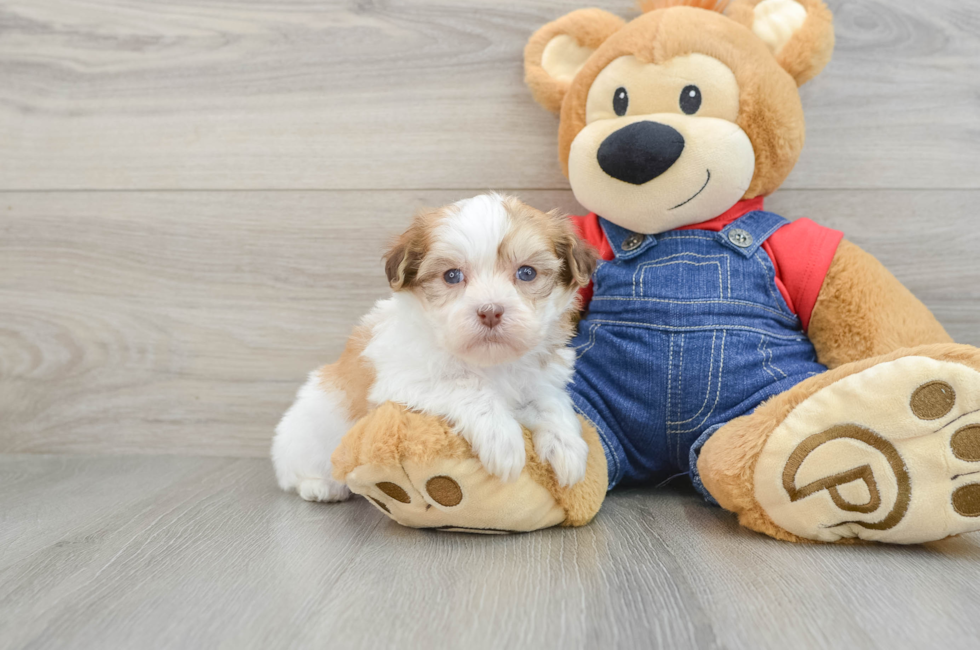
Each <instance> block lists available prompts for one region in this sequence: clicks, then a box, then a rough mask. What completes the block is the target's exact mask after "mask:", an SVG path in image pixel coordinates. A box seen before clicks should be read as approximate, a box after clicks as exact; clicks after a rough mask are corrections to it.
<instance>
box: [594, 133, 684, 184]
mask: <svg viewBox="0 0 980 650" xmlns="http://www.w3.org/2000/svg"><path fill="white" fill-rule="evenodd" d="M683 151H684V136H682V135H681V134H680V133H678V132H677V130H676V129H674V128H672V127H669V126H667V125H666V124H660V123H659V122H633V123H632V124H630V125H629V126H624V127H623V128H621V129H619V130H618V131H613V132H612V133H610V134H609V137H607V138H606V139H605V140H603V141H602V144H601V145H599V151H598V152H597V153H596V159H597V160H598V161H599V167H600V168H601V169H602V171H604V172H606V173H607V174H609V175H610V176H612V177H613V178H615V179H617V180H621V181H623V182H626V183H631V184H633V185H643V184H644V183H646V182H648V181H652V180H653V179H655V178H656V177H657V176H660V175H661V174H663V173H664V172H665V171H667V170H668V169H670V166H671V165H673V164H674V163H675V162H677V159H678V158H680V157H681V152H683Z"/></svg>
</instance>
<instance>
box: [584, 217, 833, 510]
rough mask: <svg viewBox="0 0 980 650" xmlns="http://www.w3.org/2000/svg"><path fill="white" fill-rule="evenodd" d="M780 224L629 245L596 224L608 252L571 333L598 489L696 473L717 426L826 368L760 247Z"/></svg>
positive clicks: (760, 220) (748, 222)
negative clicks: (605, 469)
mask: <svg viewBox="0 0 980 650" xmlns="http://www.w3.org/2000/svg"><path fill="white" fill-rule="evenodd" d="M787 223H788V222H787V221H786V220H785V219H783V218H782V217H780V216H779V215H776V214H772V213H770V212H762V211H755V212H749V213H748V214H745V215H743V216H742V217H740V218H739V219H737V220H735V221H734V222H732V223H731V224H729V225H728V226H727V227H725V229H724V230H722V231H721V232H709V231H705V230H672V231H668V232H665V233H661V234H659V235H645V236H644V235H639V234H636V233H632V232H630V231H628V230H625V229H623V228H620V227H619V226H617V225H615V224H613V223H610V222H608V221H606V220H605V219H601V218H600V224H601V226H602V228H603V230H604V231H605V234H606V237H607V238H608V240H609V244H610V246H612V249H613V251H614V252H615V256H616V257H615V259H613V260H610V261H608V262H601V263H600V264H599V268H598V269H597V270H596V272H595V275H594V276H593V281H594V294H593V298H592V302H591V303H590V305H589V312H588V314H587V315H586V317H585V318H584V319H583V320H582V321H581V323H580V324H579V332H578V335H577V336H576V337H575V339H574V341H573V342H572V345H573V346H574V347H575V349H576V353H577V357H578V360H577V361H576V367H575V377H574V382H573V383H572V384H571V385H570V386H569V390H570V392H571V395H572V400H573V402H574V404H575V408H576V410H577V411H578V412H579V413H580V414H581V415H582V416H584V417H585V418H586V419H587V420H589V421H591V422H592V424H594V425H595V427H596V430H597V431H598V433H599V438H600V440H601V441H602V445H603V448H604V450H605V452H606V460H607V461H608V464H609V487H610V489H612V488H613V487H614V486H615V485H617V484H618V483H621V482H622V483H623V484H624V485H626V484H636V483H652V482H661V481H665V480H666V479H668V478H670V477H672V476H675V475H678V474H682V473H683V474H690V476H691V479H692V482H693V483H694V485H695V487H697V488H698V489H699V490H700V491H701V492H702V493H703V494H704V495H705V496H706V497H707V498H708V499H709V500H712V501H713V499H711V497H710V495H709V494H707V492H705V490H704V488H703V486H702V485H701V482H700V478H699V476H698V474H697V455H698V453H699V451H700V449H701V446H702V445H703V444H704V443H705V442H706V441H707V439H708V437H709V436H710V435H711V434H712V433H714V432H715V431H716V430H717V429H719V428H720V427H721V426H722V425H724V424H725V423H727V422H728V421H730V420H732V419H733V418H737V417H739V416H741V415H745V414H747V413H750V412H752V411H753V410H754V409H755V408H756V406H758V405H759V404H760V403H761V402H763V401H764V400H766V399H767V398H769V397H772V396H773V395H777V394H779V393H782V392H783V391H785V390H787V389H789V388H790V387H792V386H794V385H796V384H797V383H799V382H801V381H802V380H804V379H806V378H807V377H810V376H812V375H815V374H818V373H821V372H824V371H825V370H826V368H825V367H824V366H822V365H820V364H819V363H817V355H816V352H815V351H814V349H813V345H812V344H811V343H810V340H809V339H808V338H807V336H806V334H804V332H803V329H802V327H801V325H800V320H799V318H798V317H797V316H796V315H795V314H794V313H793V312H791V311H790V310H789V308H788V307H787V305H786V302H785V300H783V297H782V295H781V294H780V292H779V290H778V288H777V287H776V282H775V269H774V267H773V264H772V261H771V260H770V259H769V255H768V254H766V252H765V251H764V250H763V249H762V248H761V246H762V243H763V242H764V241H766V239H767V238H768V237H769V236H770V235H772V234H773V233H774V232H775V231H776V230H777V229H779V228H780V227H782V226H784V225H785V224H787Z"/></svg>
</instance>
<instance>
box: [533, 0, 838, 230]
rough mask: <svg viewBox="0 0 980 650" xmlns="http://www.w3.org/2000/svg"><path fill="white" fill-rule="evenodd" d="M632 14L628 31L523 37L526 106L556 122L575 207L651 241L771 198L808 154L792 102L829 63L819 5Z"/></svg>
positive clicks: (742, 0)
mask: <svg viewBox="0 0 980 650" xmlns="http://www.w3.org/2000/svg"><path fill="white" fill-rule="evenodd" d="M726 4H727V7H726V6H725V5H726ZM641 5H642V8H643V9H644V12H645V13H644V14H642V15H641V16H639V17H637V18H636V19H634V20H633V21H631V22H629V23H626V22H625V21H623V20H622V19H621V18H619V17H617V16H614V15H612V14H610V13H608V12H605V11H602V10H599V9H581V10H578V11H573V12H572V13H570V14H568V15H566V16H563V17H562V18H559V19H558V20H556V21H554V22H552V23H549V24H547V25H545V26H544V27H542V28H541V29H539V30H538V31H537V32H536V33H535V34H534V35H533V36H532V37H531V39H530V41H529V42H528V44H527V47H526V49H525V52H524V62H525V72H526V80H527V84H528V86H530V88H531V91H532V93H533V94H534V98H535V99H536V100H537V101H538V103H540V104H541V105H542V106H544V107H545V108H547V109H549V110H551V111H554V112H559V111H560V113H561V123H560V126H559V135H558V138H559V156H560V158H561V163H562V167H563V170H564V172H565V174H566V175H567V176H568V179H569V182H570V183H571V186H572V191H573V192H574V193H575V197H576V199H577V200H578V201H579V202H580V203H581V204H582V205H583V206H585V207H586V208H588V209H589V210H592V211H593V212H596V213H598V214H600V215H602V216H603V217H605V218H606V219H609V220H610V221H612V222H614V223H616V224H618V225H620V226H623V227H624V228H628V229H630V230H633V231H635V232H640V233H645V234H652V233H657V232H663V231H666V230H670V229H673V228H677V227H680V226H684V225H690V224H695V223H699V222H701V221H705V220H707V219H711V218H712V217H715V216H717V215H719V214H721V213H722V212H724V211H725V210H727V209H728V208H730V207H731V206H733V205H734V204H735V203H736V202H737V201H739V200H740V199H750V198H753V197H756V196H761V195H766V194H769V193H771V192H772V191H773V190H775V189H776V188H777V187H779V185H780V184H781V183H782V182H783V180H784V179H785V178H786V176H787V175H788V174H789V172H790V170H791V169H792V168H793V165H794V164H795V163H796V159H797V158H798V157H799V154H800V150H801V149H802V147H803V139H804V130H805V129H804V122H803V109H802V107H801V105H800V96H799V92H798V90H797V88H798V86H799V85H801V84H803V83H804V82H806V81H808V80H809V79H811V78H812V77H814V76H815V75H816V74H817V73H819V72H820V70H822V69H823V67H824V66H825V65H826V64H827V62H828V61H829V60H830V55H831V51H832V50H833V46H834V32H833V26H832V22H831V15H830V11H829V10H828V9H827V8H826V6H824V4H823V3H822V2H820V0H735V1H734V2H731V3H725V2H723V1H720V2H716V1H715V0H654V1H652V2H646V3H641ZM722 10H724V13H722Z"/></svg>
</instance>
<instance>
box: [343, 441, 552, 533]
mask: <svg viewBox="0 0 980 650" xmlns="http://www.w3.org/2000/svg"><path fill="white" fill-rule="evenodd" d="M347 484H348V486H350V489H351V490H352V491H353V492H354V493H356V494H361V495H363V496H365V497H367V499H368V500H369V501H370V502H371V503H373V504H374V505H375V506H377V507H378V509H379V510H381V511H382V512H384V513H385V514H386V515H388V516H389V517H391V518H393V519H395V520H396V521H398V522H399V523H400V524H402V525H405V526H411V527H413V528H435V529H437V530H445V531H457V532H468V533H486V534H500V533H514V532H523V531H530V530H537V529H539V528H547V527H549V526H554V525H556V524H559V523H561V522H562V521H563V520H564V519H565V511H564V510H563V509H562V508H561V507H559V505H558V503H557V502H556V501H555V499H554V498H553V497H552V496H551V494H549V493H548V491H547V490H546V489H545V488H543V487H542V486H540V485H538V484H537V483H535V482H534V481H533V480H531V478H530V477H529V476H528V475H527V474H526V473H525V474H521V476H520V477H518V479H517V480H516V481H513V482H510V483H502V482H500V481H499V480H498V479H496V478H495V477H493V476H492V475H490V474H489V473H488V472H487V471H486V470H485V469H484V468H483V466H482V465H481V464H480V462H479V460H477V459H475V458H469V459H440V458H437V459H434V460H432V461H430V462H426V463H418V462H413V461H410V460H403V461H402V463H401V464H400V465H397V466H391V465H387V466H385V465H370V464H367V465H362V466H360V467H357V468H356V469H354V470H353V471H351V472H350V473H349V474H348V475H347Z"/></svg>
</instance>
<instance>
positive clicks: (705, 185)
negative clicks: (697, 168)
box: [671, 169, 711, 210]
mask: <svg viewBox="0 0 980 650" xmlns="http://www.w3.org/2000/svg"><path fill="white" fill-rule="evenodd" d="M705 171H707V172H708V178H706V179H705V180H704V185H702V186H701V189H700V190H698V191H697V192H695V193H694V196H692V197H691V198H689V199H688V200H686V201H684V202H683V203H678V204H677V205H675V206H674V207H672V208H671V210H676V209H677V208H679V207H681V206H682V205H687V204H688V203H690V202H691V201H693V200H694V199H695V198H696V197H697V195H698V194H700V193H701V192H703V191H704V188H706V187H708V183H710V182H711V170H710V169H708V170H705Z"/></svg>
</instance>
